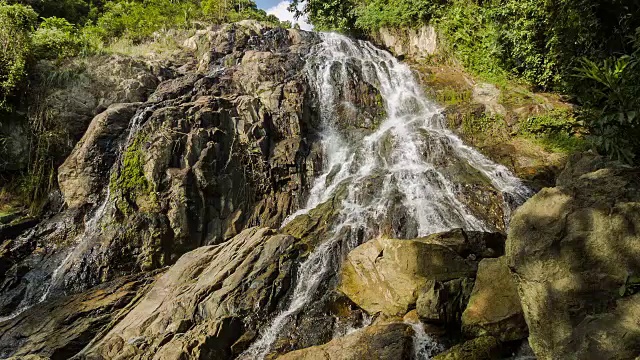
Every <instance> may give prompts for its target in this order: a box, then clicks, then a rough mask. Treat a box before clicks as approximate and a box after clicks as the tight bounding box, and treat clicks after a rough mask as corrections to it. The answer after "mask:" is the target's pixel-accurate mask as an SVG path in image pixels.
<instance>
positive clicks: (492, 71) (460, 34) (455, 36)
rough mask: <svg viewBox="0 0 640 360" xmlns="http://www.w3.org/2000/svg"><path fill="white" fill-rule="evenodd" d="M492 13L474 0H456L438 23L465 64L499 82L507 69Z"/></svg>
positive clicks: (480, 74) (457, 55)
mask: <svg viewBox="0 0 640 360" xmlns="http://www.w3.org/2000/svg"><path fill="white" fill-rule="evenodd" d="M492 16H493V14H492V12H491V11H487V10H486V8H483V7H481V6H479V5H477V4H475V3H473V2H470V1H467V0H454V1H453V2H452V3H451V5H450V6H448V7H446V8H443V9H442V11H441V12H440V13H439V16H438V18H437V19H436V21H435V23H436V26H437V27H438V29H439V30H440V32H441V34H442V36H443V37H444V39H445V40H446V44H447V46H448V47H449V50H450V51H452V52H453V53H454V54H455V56H456V58H458V59H459V60H460V61H461V62H462V64H463V65H464V66H465V67H466V68H468V69H469V70H471V72H473V73H474V74H475V75H479V76H481V77H482V78H484V79H486V80H490V81H492V82H496V83H500V82H503V81H504V79H505V78H506V77H507V72H506V71H505V70H504V69H503V68H502V67H501V66H500V64H501V57H502V46H501V44H500V41H499V40H500V33H499V28H498V26H497V24H496V23H495V22H494V21H493V17H492Z"/></svg>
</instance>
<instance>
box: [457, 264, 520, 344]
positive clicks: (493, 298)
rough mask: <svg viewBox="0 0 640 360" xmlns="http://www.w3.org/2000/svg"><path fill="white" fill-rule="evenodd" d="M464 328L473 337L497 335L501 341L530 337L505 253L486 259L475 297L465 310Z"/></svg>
mask: <svg viewBox="0 0 640 360" xmlns="http://www.w3.org/2000/svg"><path fill="white" fill-rule="evenodd" d="M462 328H463V331H464V333H465V334H466V335H468V336H470V337H480V336H484V335H490V336H494V337H496V338H497V339H499V340H500V341H514V340H520V339H524V338H526V337H527V324H526V323H525V321H524V315H523V313H522V306H521V305H520V298H519V297H518V289H517V288H516V283H515V280H514V279H513V276H512V275H511V272H510V271H509V268H508V267H507V264H506V259H505V258H504V257H502V258H498V259H483V260H482V261H480V264H478V275H477V276H476V281H475V285H474V287H473V292H472V293H471V298H470V300H469V304H468V305H467V308H466V310H465V311H464V313H463V314H462Z"/></svg>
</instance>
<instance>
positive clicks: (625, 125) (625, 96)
mask: <svg viewBox="0 0 640 360" xmlns="http://www.w3.org/2000/svg"><path fill="white" fill-rule="evenodd" d="M634 42H635V40H634ZM576 71H577V75H576V76H577V78H578V79H580V80H582V81H583V84H584V86H583V88H584V89H585V90H583V91H582V92H581V94H580V100H581V102H582V104H583V109H582V114H581V117H582V118H583V120H584V122H585V124H586V125H587V128H588V129H589V131H590V139H591V140H592V142H593V143H594V145H595V146H596V147H597V148H598V149H599V150H600V151H602V152H604V153H605V154H608V155H609V156H611V157H612V158H615V159H618V160H620V161H624V162H627V163H634V162H637V161H638V154H639V153H640V59H639V58H638V51H636V53H634V54H633V55H631V56H628V55H624V56H621V57H618V58H609V59H606V60H604V61H602V62H594V61H591V60H588V59H582V60H581V65H580V66H579V67H578V68H577V69H576Z"/></svg>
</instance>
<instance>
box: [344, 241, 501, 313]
mask: <svg viewBox="0 0 640 360" xmlns="http://www.w3.org/2000/svg"><path fill="white" fill-rule="evenodd" d="M489 238H491V236H487V237H485V238H484V239H482V240H480V238H475V237H473V236H471V237H469V236H468V235H467V234H465V233H464V232H462V231H460V230H458V231H452V232H450V233H444V234H436V235H433V236H429V237H426V238H421V239H415V240H394V239H386V238H379V239H376V240H372V241H369V242H367V243H365V244H363V245H361V246H359V247H357V248H356V249H354V250H353V251H352V252H351V253H349V255H348V256H347V260H346V261H345V263H344V265H343V267H342V273H341V282H340V287H339V289H340V291H342V292H343V293H344V294H345V295H347V296H348V297H349V298H350V299H351V300H352V301H353V302H355V303H356V304H358V306H360V307H361V308H363V309H364V310H365V311H367V312H368V313H369V314H377V313H382V314H384V315H387V316H402V315H404V314H406V313H407V312H408V311H409V309H410V308H412V307H414V306H415V305H416V302H417V301H418V299H419V297H420V295H421V293H423V292H429V291H430V290H432V289H433V288H434V287H435V286H436V285H435V283H436V282H447V281H450V280H454V279H458V278H467V277H474V276H475V272H476V269H477V262H476V261H475V260H472V258H476V256H477V255H475V254H476V251H477V252H480V253H481V252H482V249H485V250H486V249H487V248H488V246H487V245H486V244H487V240H486V239H489ZM469 239H472V240H469ZM474 248H475V251H474V250H473V249H474ZM471 254H474V255H473V256H472V257H469V258H466V257H467V256H468V255H471ZM463 256H464V257H463ZM438 286H440V285H438ZM459 288H460V286H458V289H459ZM426 301H427V300H425V302H426ZM426 307H428V306H426V305H425V308H426ZM426 313H427V311H426V310H425V312H424V313H423V314H426ZM443 316H444V315H443Z"/></svg>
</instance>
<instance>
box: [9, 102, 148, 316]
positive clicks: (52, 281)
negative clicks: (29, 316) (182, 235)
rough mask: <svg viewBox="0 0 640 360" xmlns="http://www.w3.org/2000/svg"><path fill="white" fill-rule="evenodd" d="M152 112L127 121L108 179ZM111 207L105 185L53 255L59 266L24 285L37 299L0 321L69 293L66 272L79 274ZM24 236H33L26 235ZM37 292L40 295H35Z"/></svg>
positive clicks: (28, 298)
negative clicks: (78, 225)
mask: <svg viewBox="0 0 640 360" xmlns="http://www.w3.org/2000/svg"><path fill="white" fill-rule="evenodd" d="M152 110H153V106H149V107H146V108H144V109H143V110H142V111H139V112H138V113H137V114H136V115H135V116H134V117H132V118H131V120H130V122H129V127H128V129H127V137H126V139H125V140H124V141H122V143H121V145H120V148H119V151H118V157H117V159H116V161H115V162H114V165H113V166H112V168H111V170H110V172H109V177H108V178H110V176H111V174H112V173H113V172H114V171H117V170H118V168H119V167H120V164H121V162H122V156H123V154H124V150H125V149H127V147H128V146H129V145H131V143H132V142H133V139H134V138H135V136H136V134H137V133H138V130H139V129H140V127H141V125H142V123H143V122H144V120H145V119H146V118H147V117H148V115H149V112H150V111H152ZM111 204H112V199H111V189H110V188H109V186H107V189H106V193H105V194H104V195H103V199H102V201H101V202H100V203H99V205H97V206H94V207H93V209H90V210H89V211H88V213H87V215H86V218H85V219H86V220H85V222H84V229H83V230H82V231H81V232H80V233H79V234H78V235H77V236H76V237H75V239H74V240H73V241H72V244H71V245H70V246H69V247H68V249H65V251H66V252H61V253H60V254H57V253H56V254H55V255H54V256H56V257H58V258H59V260H58V261H59V263H57V265H56V267H55V268H54V269H53V271H52V272H51V274H50V276H49V275H48V274H47V276H45V277H43V278H40V277H37V276H34V277H32V282H29V283H28V286H29V287H31V289H29V290H28V291H27V294H35V295H37V297H36V296H25V297H24V298H23V299H22V301H21V302H20V304H19V306H18V307H17V309H16V310H15V311H13V312H12V313H11V314H9V315H7V316H3V317H0V322H4V321H8V320H11V319H14V318H16V317H17V316H19V315H20V314H22V313H24V312H25V311H27V310H29V309H30V308H32V307H34V306H36V305H38V304H41V303H43V302H44V301H46V300H49V299H50V298H51V297H52V296H53V295H54V293H55V294H56V295H58V296H59V295H62V294H65V293H66V291H67V290H69V289H68V287H69V285H68V284H67V283H66V282H67V280H68V277H69V273H71V272H74V271H75V272H80V271H82V269H81V268H80V266H79V264H81V263H82V262H83V261H85V260H86V257H87V254H88V253H89V251H88V250H89V248H90V247H91V245H92V243H93V241H92V240H93V239H95V238H96V236H97V235H99V234H100V228H99V226H100V222H101V220H102V219H103V217H104V216H105V214H106V213H107V210H108V209H109V206H110V205H111ZM26 236H34V235H33V234H27V235H26ZM40 289H42V290H40ZM40 291H41V294H40V293H39V292H40Z"/></svg>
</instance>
